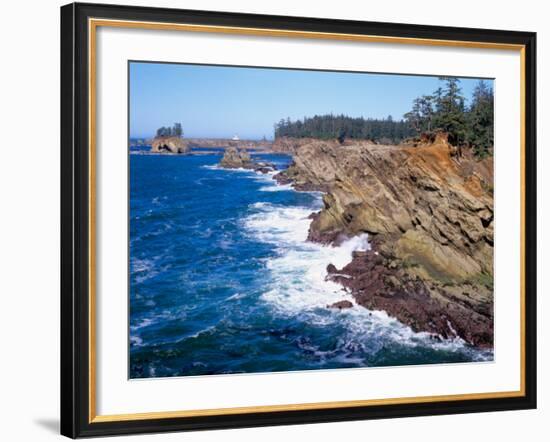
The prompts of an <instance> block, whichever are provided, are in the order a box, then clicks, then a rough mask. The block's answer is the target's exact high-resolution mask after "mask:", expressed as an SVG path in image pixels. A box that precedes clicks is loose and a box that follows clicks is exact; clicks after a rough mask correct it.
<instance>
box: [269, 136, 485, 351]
mask: <svg viewBox="0 0 550 442" xmlns="http://www.w3.org/2000/svg"><path fill="white" fill-rule="evenodd" d="M276 146H279V147H276ZM280 146H284V149H285V151H286V152H292V153H293V163H292V165H291V166H290V167H289V168H288V169H287V170H285V171H283V172H280V173H279V174H277V175H276V176H275V179H277V181H278V182H279V183H285V184H286V183H292V184H293V186H294V187H295V188H296V189H297V190H319V191H322V192H324V196H323V202H324V207H323V209H322V210H321V211H319V212H318V213H315V214H313V215H312V222H311V225H310V229H309V240H311V241H315V242H320V243H324V244H333V245H338V244H340V243H341V242H342V241H344V240H346V239H348V238H350V237H353V236H355V235H358V234H362V233H368V234H369V241H370V250H368V251H365V252H354V254H353V257H352V261H351V262H350V263H349V264H347V265H346V266H344V267H343V268H341V269H337V268H336V267H335V266H334V265H329V266H328V268H327V273H328V276H327V278H329V279H331V280H334V281H336V282H338V283H340V284H341V285H342V286H343V287H345V288H346V289H347V290H349V291H350V292H351V293H352V294H353V296H354V298H355V301H356V303H357V304H359V305H362V306H364V307H366V308H368V309H371V310H384V311H386V312H387V313H388V314H389V315H390V316H393V317H395V318H397V319H399V320H400V321H401V322H403V323H405V324H407V325H409V326H410V327H411V328H412V329H413V330H415V331H425V332H429V333H432V334H433V336H434V339H438V338H439V337H440V336H441V337H443V338H453V337H456V336H459V337H460V338H462V339H464V340H465V341H466V342H468V343H470V344H472V345H475V346H480V347H492V345H493V224H494V222H493V187H492V183H493V163H492V158H486V159H484V160H477V159H475V158H473V157H472V156H471V155H470V154H469V153H468V152H465V153H462V152H458V150H457V149H456V148H454V147H453V146H451V145H450V144H449V143H448V142H447V139H446V137H445V134H439V135H438V136H437V137H435V139H430V140H424V142H420V143H417V144H416V146H414V147H413V146H393V145H379V144H375V143H372V142H367V141H346V142H344V143H343V144H341V143H339V142H338V141H337V140H334V141H320V140H313V139H299V140H296V141H295V143H294V144H293V140H292V139H288V138H287V139H285V140H276V141H275V142H274V145H273V148H274V149H283V147H280ZM281 151H282V150H281ZM334 307H336V308H349V307H350V305H349V304H348V303H341V304H337V305H334Z"/></svg>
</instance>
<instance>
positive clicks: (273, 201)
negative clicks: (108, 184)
mask: <svg viewBox="0 0 550 442" xmlns="http://www.w3.org/2000/svg"><path fill="white" fill-rule="evenodd" d="M133 153H135V152H133ZM255 157H257V158H258V157H259V158H261V159H262V160H265V161H270V162H273V163H275V164H277V166H278V168H279V169H283V168H285V167H287V166H288V164H289V163H290V161H291V158H290V157H289V156H286V155H282V154H280V155H279V154H277V155H276V154H262V155H259V156H255ZM220 159H221V155H220V154H219V153H215V154H208V155H187V156H176V155H135V154H131V155H130V220H129V223H130V238H129V252H130V263H129V269H130V290H129V305H130V318H129V362H130V363H129V367H130V373H129V376H130V378H149V377H171V376H199V375H214V374H231V373H258V372H281V371H291V370H313V369H337V368H359V367H382V366H401V365H411V364H435V363H460V362H476V361H485V360H492V357H493V355H492V352H490V351H483V350H479V349H476V348H473V347H470V346H469V345H467V344H466V343H464V342H463V341H462V340H460V339H459V338H456V339H452V340H434V339H433V338H432V337H430V336H429V335H428V334H427V333H415V332H413V331H412V330H411V329H410V328H409V327H407V326H405V325H403V324H401V323H400V322H398V321H397V320H395V319H393V318H391V317H389V316H388V315H386V314H385V313H384V312H380V311H369V310H367V309H365V308H363V307H360V306H354V307H353V308H351V309H345V310H337V309H331V308H327V306H328V305H331V304H333V303H334V302H337V301H341V300H350V301H352V302H353V297H352V296H351V294H350V293H347V292H346V291H345V290H344V289H343V288H342V287H341V286H340V285H338V284H336V283H334V282H330V281H325V276H326V266H327V265H328V264H329V263H332V264H334V265H336V267H338V268H341V267H342V266H344V265H345V264H346V263H348V262H349V261H350V260H351V254H352V252H353V251H354V250H366V249H368V247H369V242H368V236H367V235H366V234H364V235H361V236H358V237H355V238H351V239H349V240H348V241H346V242H344V243H343V244H342V245H341V246H340V247H331V246H322V245H319V244H313V243H310V242H307V241H306V238H307V232H308V227H309V223H310V222H311V220H310V219H309V218H308V216H309V215H310V214H311V213H312V212H314V211H317V210H319V209H320V208H321V207H322V195H321V194H320V193H318V192H297V191H295V190H293V189H292V187H291V186H290V185H278V184H277V183H276V182H275V181H274V180H273V179H272V175H271V174H267V175H262V174H259V173H256V172H254V171H249V170H227V169H222V168H220V167H218V166H217V163H218V162H219V161H220Z"/></svg>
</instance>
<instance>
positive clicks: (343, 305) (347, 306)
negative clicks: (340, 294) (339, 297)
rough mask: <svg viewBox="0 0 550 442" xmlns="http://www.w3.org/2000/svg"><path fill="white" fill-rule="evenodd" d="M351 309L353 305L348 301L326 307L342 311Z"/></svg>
mask: <svg viewBox="0 0 550 442" xmlns="http://www.w3.org/2000/svg"><path fill="white" fill-rule="evenodd" d="M352 307H353V304H352V303H351V301H348V300H344V301H338V302H335V303H334V304H332V305H329V306H328V308H337V309H339V310H342V309H343V308H352Z"/></svg>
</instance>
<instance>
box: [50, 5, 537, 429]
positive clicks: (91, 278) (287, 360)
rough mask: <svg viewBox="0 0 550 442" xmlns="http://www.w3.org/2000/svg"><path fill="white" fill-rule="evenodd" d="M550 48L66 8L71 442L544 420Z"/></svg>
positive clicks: (65, 398)
mask: <svg viewBox="0 0 550 442" xmlns="http://www.w3.org/2000/svg"><path fill="white" fill-rule="evenodd" d="M535 44H536V36H535V34H534V33H528V32H511V31H502V30H498V31H497V30H482V29H467V28H447V27H433V26H423V25H405V24H391V23H374V22H357V21H342V20H327V19H314V18H299V17H282V16H264V15H249V14H234V13H225V12H205V11H189V10H175V9H158V8H143V7H126V6H114V5H93V4H70V5H67V6H64V7H62V8H61V150H62V155H61V157H62V159H61V200H62V207H61V215H62V226H61V351H62V353H61V432H62V434H64V435H66V436H69V437H72V438H75V437H81V436H82V437H84V436H103V435H114V434H130V433H142V432H162V431H182V430H198V429H214V428H238V427H248V426H260V425H283V424H296V423H313V422H328V421H343V420H354V419H374V418H390V417H401V416H422V415H434V414H451V413H470V412H482V411H496V410H514V409H528V408H535V407H536V354H535V348H536V345H535V344H536V322H535V320H536V314H535V308H536V301H535V296H536V283H535V280H536V278H535V272H536V251H535V249H536V225H535V224H536V221H535V214H536V207H535V202H536V196H535V193H536V185H535V183H536V177H535V169H536V167H535V148H536V140H535V133H536V131H535V121H536V118H535V110H536V107H535V96H536V95H535V87H536V85H535V58H536V57H535V53H536V49H535Z"/></svg>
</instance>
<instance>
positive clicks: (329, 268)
mask: <svg viewBox="0 0 550 442" xmlns="http://www.w3.org/2000/svg"><path fill="white" fill-rule="evenodd" d="M337 272H338V269H337V268H336V266H335V265H334V264H329V265H328V266H327V273H329V274H330V273H337Z"/></svg>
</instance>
